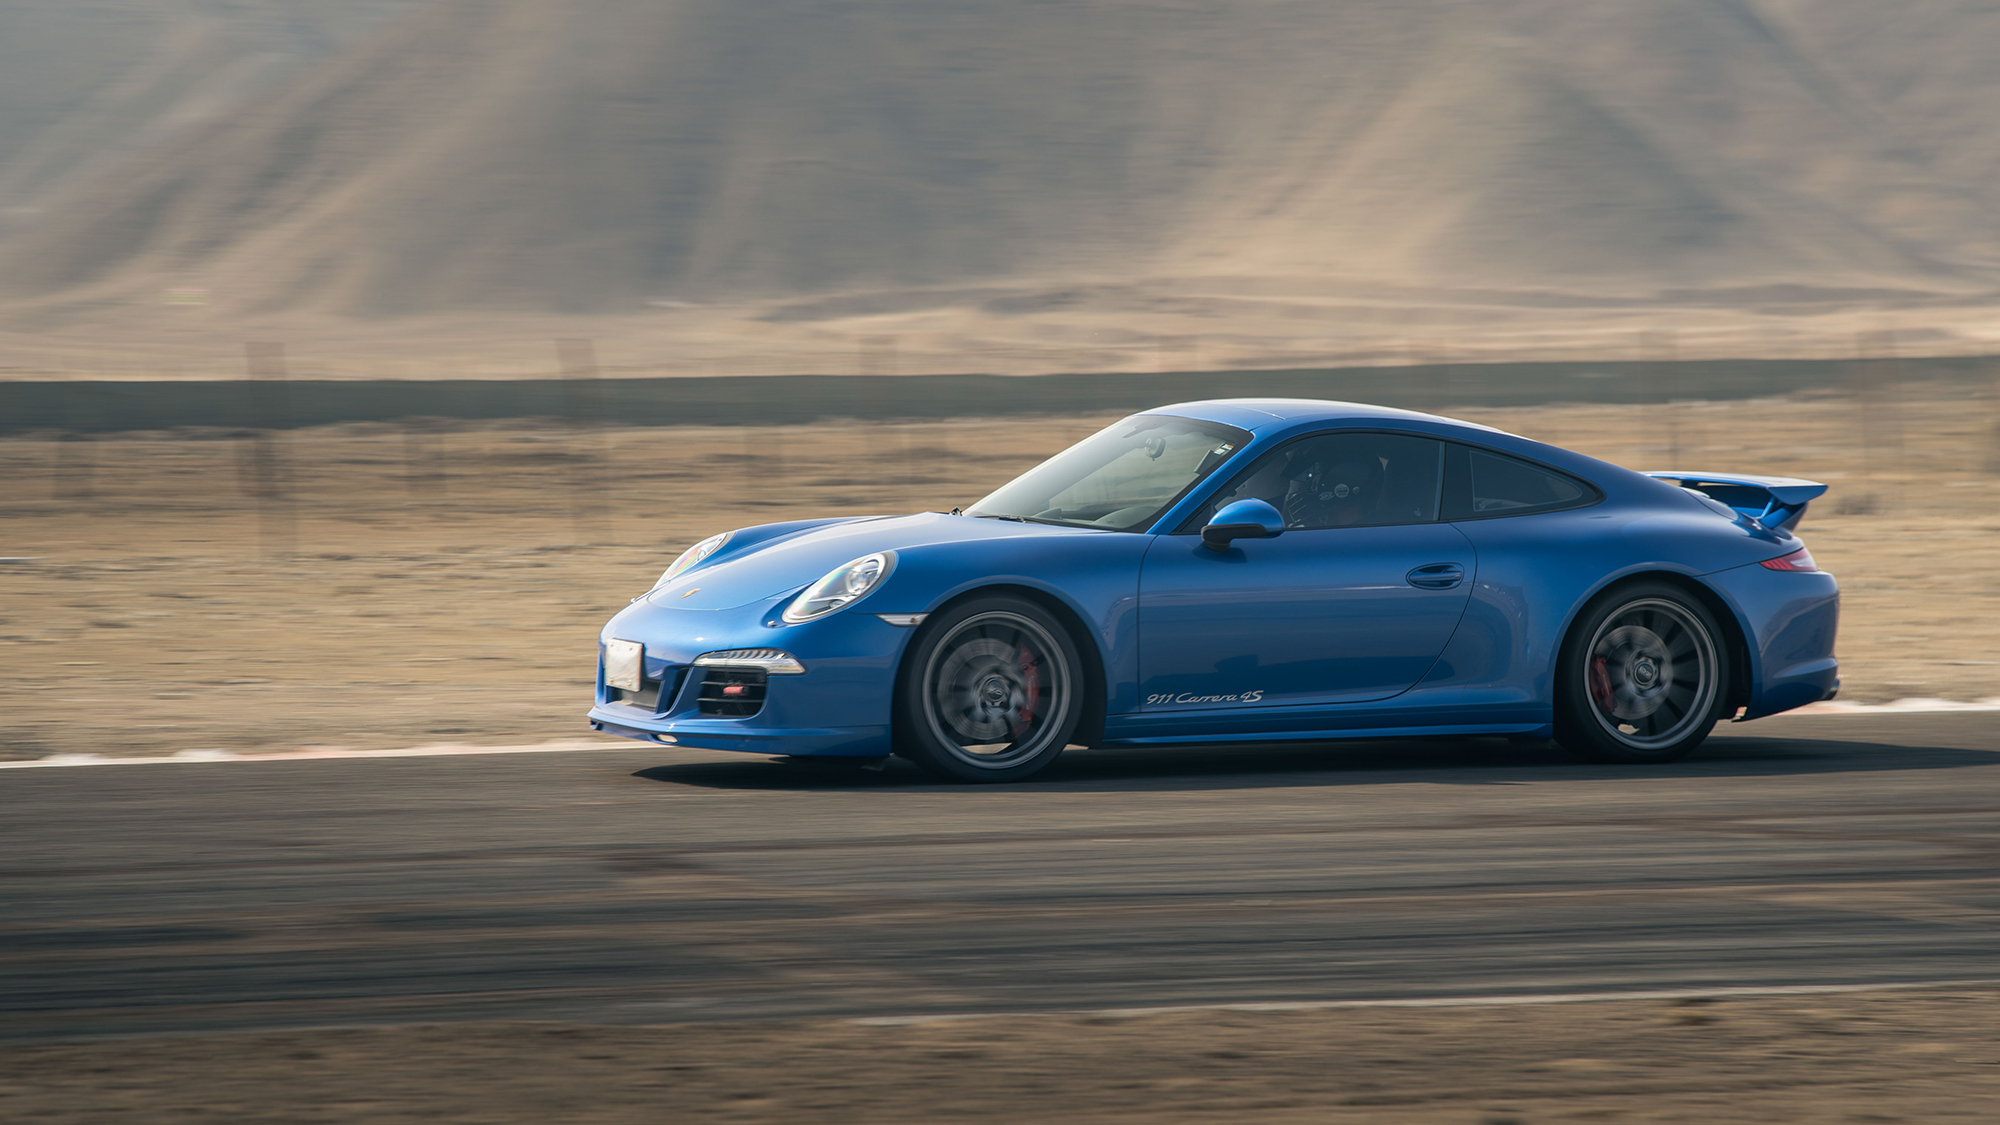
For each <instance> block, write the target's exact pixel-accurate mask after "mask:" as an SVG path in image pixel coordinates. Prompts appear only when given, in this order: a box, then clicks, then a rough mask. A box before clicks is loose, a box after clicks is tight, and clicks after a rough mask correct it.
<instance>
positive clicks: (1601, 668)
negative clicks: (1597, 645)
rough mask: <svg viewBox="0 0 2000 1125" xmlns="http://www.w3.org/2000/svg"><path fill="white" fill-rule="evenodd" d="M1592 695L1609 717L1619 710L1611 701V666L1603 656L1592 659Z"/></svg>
mask: <svg viewBox="0 0 2000 1125" xmlns="http://www.w3.org/2000/svg"><path fill="white" fill-rule="evenodd" d="M1590 694H1591V697H1592V698H1594V699H1596V700H1597V705H1598V706H1599V707H1601V708H1603V710H1604V713H1605V714H1607V715H1610V714H1612V713H1613V712H1614V711H1615V710H1616V709H1617V704H1616V703H1614V702H1612V699H1611V665H1610V663H1609V662H1607V661H1606V660H1605V659H1604V658H1603V657H1601V656H1593V657H1591V658H1590Z"/></svg>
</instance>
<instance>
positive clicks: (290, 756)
mask: <svg viewBox="0 0 2000 1125" xmlns="http://www.w3.org/2000/svg"><path fill="white" fill-rule="evenodd" d="M1963 711H2000V696H1995V697H1993V698H1991V699H1982V700H1980V701H1978V702H1977V703H1963V702H1960V701H1958V700H1953V699H1898V700H1896V701H1895V702H1893V703H1843V702H1840V701H1837V700H1836V701H1832V702H1827V703H1809V704H1807V705H1805V706H1804V707H1799V708H1795V709H1793V710H1791V711H1787V712H1785V714H1787V715H1929V714H1939V713H1950V712H1963ZM1774 717H1775V716H1774ZM1719 729H1720V730H1722V731H1727V729H1728V728H1727V726H1726V725H1724V726H1722V727H1720V728H1719ZM622 749H628V747H622V746H618V745H616V744H614V743H604V742H595V741H590V740H586V739H565V740H561V741H557V742H543V743H539V744H537V745H533V746H466V745H459V744H443V745H436V746H408V747H402V748H399V749H391V750H344V749H340V748H337V747H328V748H326V749H319V750H282V751H278V752H275V753H270V754H238V753H236V752H235V751H231V750H181V751H177V752H175V753H172V754H165V755H161V756H159V757H150V758H149V757H130V758H112V757H107V756H105V755H102V754H52V755H50V756H48V757H46V758H34V759H30V760H28V761H25V762H0V770H21V769H48V768H51V767H63V766H152V765H161V764H164V763H180V764H186V763H189V762H311V761H326V760H330V759H336V758H364V759H365V758H442V757H450V756H454V755H459V754H563V753H576V752H581V751H588V750H622Z"/></svg>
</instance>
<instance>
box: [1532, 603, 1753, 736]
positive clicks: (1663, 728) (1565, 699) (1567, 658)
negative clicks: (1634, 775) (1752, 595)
mask: <svg viewBox="0 0 2000 1125" xmlns="http://www.w3.org/2000/svg"><path fill="white" fill-rule="evenodd" d="M1722 636H1723V634H1722V630H1721V628H1720V627H1719V626H1717V624H1716V622H1715V617H1714V616H1713V615H1712V614H1710V613H1709V611H1708V608H1707V607H1706V606H1704V605H1702V604H1701V602H1699V601H1698V600H1696V599H1695V598H1693V597H1692V596H1690V595H1689V594H1688V593H1687V592H1686V591H1684V590H1681V589H1680V588H1679V587H1676V586H1671V585H1668V584H1666V583H1662V582H1648V583H1643V584H1638V585H1633V586H1627V587H1624V588H1622V589H1619V590H1616V591H1614V592H1613V593H1612V594H1611V595H1610V596H1608V597H1605V598H1602V599H1600V600H1599V601H1598V602H1597V603H1595V604H1594V605H1593V606H1592V607H1591V608H1589V609H1587V610H1586V611H1585V612H1584V613H1583V615H1582V617H1580V618H1579V619H1578V620H1577V623H1576V625H1575V626H1574V627H1572V628H1571V630H1570V635H1569V638H1568V640H1567V641H1565V643H1564V645H1563V652H1562V657H1561V659H1560V660H1559V661H1558V662H1557V666H1556V677H1557V680H1556V701H1555V702H1556V741H1558V742H1560V743H1562V744H1563V746H1564V747H1565V748H1567V749H1568V750H1570V751H1571V752H1572V753H1575V754H1577V755H1579V756H1581V757H1585V758H1590V759H1593V760H1595V761H1600V762H1629V763H1640V764H1643V763H1648V762H1671V761H1674V760H1676V759H1678V758H1682V757H1685V756H1686V755H1688V754H1689V753H1691V752H1692V751H1693V750H1694V748H1695V747H1697V746H1699V745H1701V743H1702V740H1703V739H1705V738H1707V737H1708V732H1709V731H1710V730H1711V729H1713V728H1714V726H1715V723H1716V720H1717V719H1719V718H1721V717H1722V710H1723V707H1724V705H1725V703H1726V701H1727V692H1726V690H1725V685H1727V684H1728V683H1729V669H1728V663H1727V662H1728V649H1727V647H1726V646H1725V645H1724V644H1723V643H1722Z"/></svg>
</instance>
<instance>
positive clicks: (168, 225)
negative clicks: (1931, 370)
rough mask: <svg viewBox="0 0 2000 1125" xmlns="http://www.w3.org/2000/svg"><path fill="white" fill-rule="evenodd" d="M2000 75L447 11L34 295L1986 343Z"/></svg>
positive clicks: (74, 242)
mask: <svg viewBox="0 0 2000 1125" xmlns="http://www.w3.org/2000/svg"><path fill="white" fill-rule="evenodd" d="M1994 57H2000V10H1996V9H1995V8H1994V6H1993V5H1992V4H1990V3H1986V2H1983V0H1908V2H1904V3H1898V4H1896V5H1893V6H1884V5H1881V4H1879V3H1877V2H1875V0H1628V2H1625V3H1619V4H1612V5H1607V4H1602V3H1592V2H1589V0H1487V2H1483V3H1465V2H1457V0H1347V2H1343V3H1339V4H1329V3H1325V2H1324V0H1209V2H1206V3H1199V4H1189V3H1186V2H1185V0H1098V2H1094V3H1080V4H1075V3H1031V2H1024V0H959V2H955V3H950V4H940V3H937V2H935V0H754V2H747V0H561V2H557V0H434V2H433V3H430V4H429V5H427V6H426V7H424V8H423V9H422V10H421V11H419V12H417V13H416V14H414V15H413V16H411V17H410V18H408V19H406V20H404V21H403V22H401V23H400V24H398V25H396V26H395V27H394V28H392V29H391V30H389V31H387V32H386V33H384V34H381V35H379V36H377V37H375V38H373V39H370V40H368V41H366V42H365V43H364V45H362V46H360V47H357V48H354V49H352V50H350V51H347V52H346V53H345V54H343V55H342V56H340V57H339V58H337V59H335V60H333V61H331V62H329V63H327V64H325V65H324V66H322V67H320V68H319V69H317V70H316V71H314V72H312V73H311V74H310V75H309V76H307V77H305V78H303V79H302V80H300V81H298V82H296V83H294V84H292V85H290V86H289V87H287V88H286V89H284V91H283V92H282V93H281V94H279V95H277V96H274V97H270V98H267V99H264V100H262V101H261V103H260V104H258V105H256V106H255V107H254V108H250V109H247V110H242V111H238V112H235V113H233V114H231V115H228V116H227V118H226V119H224V120H221V121H218V122H216V123H214V124H212V125H210V126H208V127H206V128H205V129H204V130H202V131H201V132H200V134H199V135H198V136H196V137H194V138H192V139H185V140H182V141H180V142H178V143H175V144H173V145H171V146H166V147H163V148H161V149H160V150H158V151H155V152H153V153H152V154H150V155H149V156H148V157H147V158H146V159H144V160H142V161H131V162H127V163H125V164H124V165H123V166H121V167H120V168H118V169H117V170H116V174H113V175H103V176H100V177H98V178H97V179H95V180H94V181H91V182H89V183H87V184H84V185H82V186H79V187H78V188H77V189H76V190H74V191H72V192H68V193H66V196H67V198H66V199H65V200H64V201H63V202H62V203H61V204H60V205H58V206H54V207H51V208H48V209H45V210H44V211H43V212H42V213H41V214H39V215H38V216H37V217H36V221H35V222H34V223H32V224H27V225H23V226H20V227H18V228H17V229H16V230H15V232H14V234H13V237H12V238H11V240H9V241H7V242H6V243H5V244H4V245H0V263H4V266H5V268H4V270H0V293H4V294H5V295H6V296H8V297H9V298H11V299H13V300H14V301H15V302H16V303H17V305H18V304H19V303H20V302H29V303H33V304H36V305H38V306H40V307H42V308H43V309H44V310H47V309H51V308H83V307H85V306H84V305H83V304H81V303H80V302H83V301H85V300H88V301H89V302H93V303H95V305H96V306H97V307H101V306H102V304H103V303H104V302H111V303H113V304H115V303H117V302H120V301H132V300H141V301H147V300H154V299H156V296H157V294H158V292H159V290H160V288H161V287H163V286H169V285H176V284H196V285H201V286H205V287H208V288H211V289H212V290H213V291H214V293H215V298H216V301H217V304H218V306H219V307H223V308H227V309H230V310H235V311H237V312H241V313H246V314H254V315H266V314H279V313H287V312H302V311H303V312H313V313H318V314H331V315H338V316H355V315H359V316H364V317H381V316H409V315H414V314H425V313H450V312H463V311H475V312H476V311H478V310H519V311H532V312H542V313H592V314H600V315H624V314H639V313H643V312H645V310H647V308H648V307H649V302H651V303H654V304H658V303H661V302H664V303H666V304H668V305H669V306H675V307H677V306H678V305H679V304H680V303H682V302H696V303H701V304H704V305H706V304H710V303H713V302H718V301H724V302H727V301H736V302H742V301H770V300H773V299H793V298H798V297H801V296H821V295H838V294H843V293H865V294H869V295H868V296H865V297H856V298H854V300H855V301H858V302H859V303H858V304H854V305H851V306H849V307H846V308H845V309H844V312H843V313H842V314H841V315H851V314H856V313H862V314H866V313H883V312H898V311H907V310H908V309H910V308H920V307H925V306H935V307H945V306H954V305H964V306H965V307H966V308H968V309H975V310H976V311H977V313H978V315H981V316H986V315H993V314H1000V315H1008V316H1019V315H1024V314H1035V313H1037V312H1040V311H1047V310H1049V309H1054V308H1061V307H1071V308H1074V307H1077V306H1079V305H1082V306H1089V305H1091V304H1092V303H1093V302H1101V301H1102V300H1103V299H1104V298H1103V294H1105V293H1123V294H1125V295H1124V296H1122V297H1120V298H1119V299H1120V300H1128V301H1129V296H1130V294H1129V291H1127V290H1123V289H1120V287H1121V286H1126V287H1129V286H1133V285H1139V286H1149V287H1152V291H1160V290H1161V287H1166V289H1168V290H1173V289H1174V287H1176V286H1178V287H1180V290H1181V291H1190V290H1191V289H1199V290H1202V291H1204V292H1223V291H1228V292H1233V293H1236V294H1239V295H1241V294H1282V295H1284V299H1287V300H1290V299H1294V298H1296V297H1297V296H1298V295H1300V294H1320V295H1322V296H1323V295H1327V294H1351V293H1355V292H1374V291H1382V287H1392V288H1393V289H1394V291H1399V292H1419V293H1421V292H1431V291H1441V290H1482V291H1493V292H1502V293H1514V294H1517V295H1518V294H1529V295H1538V296H1535V297H1534V299H1535V300H1550V301H1554V302H1556V303H1562V302H1565V301H1576V300H1583V301H1589V300H1597V299H1606V298H1609V299H1627V300H1630V299H1640V300H1658V301H1663V302H1665V303H1667V304H1674V303H1682V304H1692V305H1713V304H1722V305H1731V304H1736V305H1741V304H1745V303H1755V302H1757V301H1760V300H1764V299H1767V298H1770V299H1782V300H1784V301H1789V302H1795V303H1796V302H1798V301H1806V302H1807V303H1810V302H1811V301H1812V300H1814V299H1815V296H1814V295H1815V294H1828V293H1836V294H1838V293H1842V291H1844V296H1842V298H1841V299H1851V298H1852V295H1853V293H1855V292H1868V291H1880V292H1889V291H1896V292H1899V293H1900V294H1902V298H1903V299H1908V298H1910V297H1911V296H1912V295H1916V296H1921V295H1923V294H1931V295H1936V296H1941V297H1948V298H1950V299H1953V300H1958V301H1965V300H1971V301H1973V302H1975V303H1978V302H1982V301H1983V300H1984V298H1983V297H1982V296H1980V295H1981V294H1984V293H1987V292H1989V291H1991V290H1994V289H1996V288H2000V176H1996V173H2000V70H1996V68H1994V67H1993V66H1992V65H1991V63H1990V60H1991V59H1992V58H1994ZM993 286H997V287H999V288H998V289H990V288H978V287H993ZM967 287H973V288H971V289H970V290H968V288H967ZM1024 287H1025V289H1024ZM1023 291H1027V292H1028V293H1029V295H1027V296H1018V295H1017V296H1014V297H1004V298H1003V300H1014V301H1015V302H1016V303H1015V304H1013V305H1006V304H1004V303H1003V304H997V305H996V304H995V303H994V301H995V298H994V293H996V292H1001V293H1006V294H1018V293H1020V292H1023ZM899 293H900V294H903V296H896V294H899ZM968 293H969V294H970V295H968ZM1774 294H1775V295H1777V297H1772V295H1774ZM1114 303H1115V302H1114ZM1106 307H1107V308H1108V307H1110V306H1108V305H1107V306H1106ZM818 315H820V314H818V313H814V312H812V311H806V312H798V311H797V306H795V307H794V310H793V311H792V312H790V313H786V314H780V315H779V316H778V319H780V320H783V319H785V318H786V317H788V316H789V317H791V318H794V319H796V318H798V317H804V318H805V319H813V318H814V317H815V316H818ZM828 315H834V314H828ZM1204 315H1206V314H1204Z"/></svg>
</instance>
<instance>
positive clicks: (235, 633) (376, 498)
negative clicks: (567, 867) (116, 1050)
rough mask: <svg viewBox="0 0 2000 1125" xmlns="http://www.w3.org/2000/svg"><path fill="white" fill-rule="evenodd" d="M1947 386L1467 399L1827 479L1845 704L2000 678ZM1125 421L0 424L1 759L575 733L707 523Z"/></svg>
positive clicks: (849, 497) (1988, 685)
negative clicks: (1779, 396)
mask: <svg viewBox="0 0 2000 1125" xmlns="http://www.w3.org/2000/svg"><path fill="white" fill-rule="evenodd" d="M1956 394H1957V392H1954V393H1953V394H1944V393H1933V392H1931V391H1928V390H1927V389H1926V388H1922V387H1913V388H1910V389H1909V391H1908V393H1906V394H1905V395H1903V396H1902V397H1901V398H1900V400H1892V399H1887V398H1883V399H1879V400H1877V401H1875V402H1872V403H1870V404H1866V406H1865V407H1864V406H1858V405H1857V404H1856V403H1855V402H1854V401H1852V400H1850V399H1848V398H1844V397H1840V396H1832V395H1828V396H1819V397H1805V398H1793V399H1786V400H1771V401H1762V402H1754V401H1753V402H1739V403H1728V404H1706V403H1690V404H1679V405H1674V406H1669V407H1615V406H1558V407H1547V408H1539V409H1534V410H1485V411H1465V412H1463V415H1464V416H1466V417H1470V418H1473V419H1475V420H1479V421H1484V422H1489V423H1493V424H1496V425H1500V426H1503V427H1505V428H1508V429H1512V430H1515V431H1517V432H1521V433H1525V434H1528V435H1530V436H1533V437H1538V438H1542V439H1544V440H1548V441H1552V442H1557V443H1560V444H1563V445H1567V446H1570V447H1572V448H1576V449H1580V450H1583V451H1585V452H1589V453H1593V454H1596V455H1598V456H1601V457H1605V458H1607V459H1609V460H1613V461H1617V462H1620V463H1623V464H1629V465H1633V466H1635V467H1673V465H1672V463H1676V462H1679V463H1684V465H1685V466H1691V467H1695V468H1707V469H1735V470H1742V471H1767V472H1779V473H1789V474H1795V475H1800V476H1808V477H1814V478H1817V479H1821V480H1825V481H1828V482H1829V483H1831V484H1832V485H1833V486H1834V492H1833V493H1832V495H1831V496H1829V497H1828V499H1827V500H1826V501H1823V502H1822V503H1821V504H1820V505H1819V506H1818V507H1816V508H1815V509H1814V511H1813V513H1812V515H1811V516H1810V517H1809V518H1808V522H1807V525H1806V528H1805V531H1806V534H1807V538H1808V541H1809V542H1810V543H1811V545H1812V548H1813V550H1814V552H1815V553H1816V554H1817V555H1818V557H1819V558H1820V560H1821V562H1822V563H1823V564H1824V565H1825V566H1827V567H1828V568H1829V569H1831V570H1833V571H1835V572H1836V573H1838V574H1839V575H1840V576H1841V580H1842V585H1843V588H1844V590H1845V592H1846V601H1845V613H1846V617H1845V620H1844V623H1843V629H1842V651H1841V656H1842V659H1843V661H1844V664H1845V678H1846V685H1847V687H1846V690H1845V693H1844V696H1845V698H1850V699H1863V700H1886V699H1891V698H1897V697H1906V696H1917V695H1938V696H1947V697H1954V698H1961V699H1978V698H1984V697H1989V696H1993V695H2000V664H1995V663H1989V661H1993V660H2000V587H1996V585H1995V583H1994V582H1993V581H1992V579H1991V577H1990V576H1991V575H1992V574H1994V573H1996V572H2000V534H1996V533H2000V514H1996V513H1995V511H1994V499H1995V496H1996V489H2000V478H1996V477H1995V476H1994V475H1993V474H1992V473H1990V472H1988V471H1986V468H1985V466H1986V464H1987V461H1988V458H1989V457H1990V456H1991V454H1992V451H1993V449H1994V448H1995V447H1994V443H1993V435H1992V430H1991V416H1992V407H1991V406H1990V405H1989V404H1987V403H1983V402H1982V403H1974V404H1970V405H1968V404H1967V403H1965V402H1964V401H1962V399H1961V398H1959V397H1955V396H1956ZM1103 421H1105V419H1103V418H1041V419H1034V418H1027V419H1018V418H1017V419H1009V420H1005V421H998V422H987V421H972V420H967V421H960V422H948V423H926V424H910V425H884V424H870V423H849V424H837V425H823V426H809V427H787V428H756V427H745V428H740V429H729V428H705V429H695V428H687V429H622V430H620V429H612V430H602V431H572V430H564V429H560V428H551V427H548V426H546V425H537V426H529V425H526V424H523V425H521V426H518V427H505V426H502V427H488V428H481V429H459V430H455V431H450V432H429V431H405V430H403V429H401V428H398V427H393V426H382V425H368V426H361V425H357V426H341V427H328V428H324V429H318V430H309V431H300V432H296V433H292V434H289V435H284V436H283V437H282V438H281V439H280V441H281V442H282V451H281V452H282V455H283V460H284V461H285V462H286V463H289V464H290V465H291V466H292V471H293V480H292V484H291V485H290V486H289V488H288V489H287V490H286V498H285V499H283V500H270V499H260V498H259V497H257V496H255V495H254V493H255V491H256V487H255V486H256V479H257V478H256V474H255V465H256V461H255V456H254V455H255V452H256V450H255V447H254V445H253V444H252V443H250V442H247V441H244V440H239V439H235V438H232V437H229V436H228V435H200V434H192V435H190V434H152V435H146V434H139V435H126V436H120V437H115V438H111V439H107V440H104V441H98V442H89V443H56V442H53V441H47V440H39V439H30V438H21V439H9V440H4V441H0V481H5V482H6V488H5V491H4V493H3V494H0V556H12V557H21V556H25V557H28V558H30V559H32V560H33V561H27V562H12V563H6V564H0V714H4V715H5V716H6V721H5V723H4V724H0V754H4V755H7V756H12V757H30V756H39V755H43V754H48V753H57V752H95V753H113V754H131V753H138V754H151V753H165V752H172V751H177V750H183V749H193V748H210V747H213V748H223V749H231V750H255V749H259V748H267V749H268V748H277V747H294V746H300V745H340V746H352V747H382V746H398V745H411V744H418V743H426V742H438V741H450V742H484V743H527V742H538V741H543V740H546V739H552V738H562V737H573V736H577V735H580V734H584V733H585V732H584V730H583V720H582V713H583V710H584V709H585V707H586V704H587V695H588V688H587V683H588V681H589V678H590V674H591V673H590V661H591V652H592V643H593V638H594V636H595V632H596V629H597V628H598V626H599V625H600V624H601V623H602V621H603V620H604V618H605V617H606V616H607V615H608V614H609V613H610V612H611V611H612V610H614V609H616V608H617V607H618V606H620V605H622V604H624V599H625V598H627V597H630V596H632V595H633V594H635V593H637V592H639V591H640V590H642V589H643V588H644V587H645V586H646V585H647V584H648V583H649V582H650V581H651V579H652V578H653V577H654V575H656V574H657V573H658V571H659V569H660V568H661V567H662V566H664V565H665V563H666V562H667V561H668V560H669V559H671V558H672V556H673V554H674V553H675V552H676V551H678V550H679V549H680V548H681V547H682V546H684V545H685V544H687V543H688V542H691V541H692V540H694V539H697V538H699V537H701V536H702V535H705V534H708V533H710V532H712V531H715V530H719V529H722V528H727V527H732V526H741V525H745V524H753V523H761V522H766V521H770V520H780V519H787V518H798V517H804V516H810V515H823V514H845V513H855V514H860V513H867V512H893V511H911V510H918V509H923V508H949V507H950V506H952V505H953V504H956V503H966V502H969V501H971V500H974V499H976V498H978V497H979V496H980V495H981V494H983V493H984V492H985V491H986V490H988V489H989V488H991V487H993V486H994V485H996V484H998V483H1000V482H1001V481H1004V480H1005V479H1007V478H1008V477H1010V476H1011V475H1013V474H1014V473H1016V472H1018V471H1019V470H1021V469H1023V468H1026V467H1027V466H1028V465H1030V464H1032V463H1033V462H1034V461H1036V460H1037V459H1039V458H1040V457H1042V456H1044V455H1046V454H1048V453H1050V452H1052V451H1054V450H1056V449H1058V448H1060V447H1062V446H1063V445H1065V444H1067V443H1068V442H1070V441H1072V440H1074V439H1076V438H1078V437H1080V436H1082V435H1083V434H1085V433H1087V432H1089V431H1090V430H1092V429H1093V428H1095V427H1096V426H1097V425H1099V424H1101V423H1102V422H1103ZM85 463H88V464H89V465H90V466H92V469H91V471H90V472H89V473H86V472H85V471H84V470H83V467H82V466H83V465H84V464H85ZM65 466H67V467H65ZM579 501H581V502H579Z"/></svg>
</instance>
